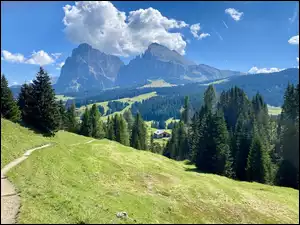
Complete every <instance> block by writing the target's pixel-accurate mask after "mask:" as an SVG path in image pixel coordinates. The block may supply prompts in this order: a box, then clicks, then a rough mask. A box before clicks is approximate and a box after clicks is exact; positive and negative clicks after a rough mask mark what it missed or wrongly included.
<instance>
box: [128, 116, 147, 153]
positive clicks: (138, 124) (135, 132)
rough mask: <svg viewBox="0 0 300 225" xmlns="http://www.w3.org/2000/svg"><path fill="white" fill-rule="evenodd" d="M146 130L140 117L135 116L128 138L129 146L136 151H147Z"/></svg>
mask: <svg viewBox="0 0 300 225" xmlns="http://www.w3.org/2000/svg"><path fill="white" fill-rule="evenodd" d="M146 140H147V130H146V125H145V123H144V121H143V119H142V117H141V115H140V113H137V114H136V117H135V120H134V123H133V126H132V133H131V138H130V146H131V147H133V148H136V149H143V150H146V149H147V141H146Z"/></svg>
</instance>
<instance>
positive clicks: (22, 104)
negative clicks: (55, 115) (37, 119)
mask: <svg viewBox="0 0 300 225" xmlns="http://www.w3.org/2000/svg"><path fill="white" fill-rule="evenodd" d="M34 104H35V99H34V95H33V88H32V85H31V84H29V85H28V84H26V83H25V84H23V85H22V86H21V90H20V93H19V97H18V106H19V108H20V110H21V117H22V121H23V122H24V123H25V124H27V125H30V124H32V123H33V121H34V113H33V106H34Z"/></svg>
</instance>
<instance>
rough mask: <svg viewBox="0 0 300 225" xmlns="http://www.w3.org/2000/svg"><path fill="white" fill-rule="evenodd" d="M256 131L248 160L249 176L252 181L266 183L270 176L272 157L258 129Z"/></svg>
mask: <svg viewBox="0 0 300 225" xmlns="http://www.w3.org/2000/svg"><path fill="white" fill-rule="evenodd" d="M254 132H255V133H254V136H253V139H252V143H251V147H250V152H249V156H248V161H247V169H246V171H247V176H248V180H250V181H256V182H259V183H266V182H268V181H269V176H270V171H269V166H270V158H269V155H268V153H267V151H266V149H265V147H264V145H263V143H262V141H261V139H260V138H259V136H258V133H256V132H257V131H254Z"/></svg>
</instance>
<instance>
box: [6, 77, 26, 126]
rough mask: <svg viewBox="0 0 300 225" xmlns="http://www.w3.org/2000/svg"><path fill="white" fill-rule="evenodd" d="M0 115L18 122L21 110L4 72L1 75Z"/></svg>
mask: <svg viewBox="0 0 300 225" xmlns="http://www.w3.org/2000/svg"><path fill="white" fill-rule="evenodd" d="M1 116H2V117H4V118H6V119H8V120H11V121H13V122H18V121H20V119H21V112H20V110H19V107H18V105H17V103H16V101H15V100H14V98H13V94H12V92H11V90H10V89H9V87H8V82H7V80H6V78H5V76H4V74H2V75H1Z"/></svg>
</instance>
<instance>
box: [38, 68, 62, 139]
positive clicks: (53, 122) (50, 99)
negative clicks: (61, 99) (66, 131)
mask: <svg viewBox="0 0 300 225" xmlns="http://www.w3.org/2000/svg"><path fill="white" fill-rule="evenodd" d="M32 88H33V90H32V95H33V96H34V104H33V110H32V113H33V115H32V117H33V118H34V120H33V121H32V123H33V124H32V125H33V126H34V127H35V128H37V129H38V130H40V131H41V132H43V133H48V134H52V135H53V134H54V133H55V132H56V131H57V130H58V128H59V120H60V119H59V111H58V104H57V103H56V99H55V92H54V90H53V88H52V85H51V80H50V77H49V75H48V74H47V72H45V71H44V69H43V68H42V67H40V70H39V72H38V74H37V76H36V79H35V80H33V84H32Z"/></svg>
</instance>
